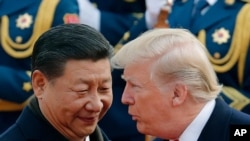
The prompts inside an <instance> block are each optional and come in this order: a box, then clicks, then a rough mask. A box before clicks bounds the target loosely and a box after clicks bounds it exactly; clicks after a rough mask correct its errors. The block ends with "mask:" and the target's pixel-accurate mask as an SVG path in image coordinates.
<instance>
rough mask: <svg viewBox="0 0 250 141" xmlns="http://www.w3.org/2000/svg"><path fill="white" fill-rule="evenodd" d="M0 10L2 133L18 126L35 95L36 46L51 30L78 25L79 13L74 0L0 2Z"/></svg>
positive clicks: (0, 109) (0, 123) (0, 130)
mask: <svg viewBox="0 0 250 141" xmlns="http://www.w3.org/2000/svg"><path fill="white" fill-rule="evenodd" d="M0 9H1V10H0V58H1V59H0V89H1V93H0V133H2V132H3V131H5V130H6V129H7V128H8V127H9V126H10V125H12V124H13V123H14V122H15V120H16V119H17V117H18V116H19V114H20V112H21V110H22V109H23V107H24V106H25V105H26V103H27V101H28V99H29V97H30V96H31V95H32V94H33V90H32V87H31V82H30V60H31V58H30V56H31V52H32V49H33V44H34V42H35V41H36V39H37V38H38V37H39V36H40V35H41V34H42V33H43V32H45V31H46V30H48V29H49V28H50V27H53V26H56V25H60V24H67V23H79V18H78V14H79V9H78V3H77V1H75V0H22V1H19V0H0ZM45 57H46V56H45ZM31 126H32V125H31Z"/></svg>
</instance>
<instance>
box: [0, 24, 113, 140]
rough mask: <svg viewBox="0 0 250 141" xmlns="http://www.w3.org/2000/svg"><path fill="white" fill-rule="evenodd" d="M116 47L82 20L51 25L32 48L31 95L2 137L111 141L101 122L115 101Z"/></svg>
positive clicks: (11, 138) (7, 138)
mask: <svg viewBox="0 0 250 141" xmlns="http://www.w3.org/2000/svg"><path fill="white" fill-rule="evenodd" d="M112 53H113V49H112V47H111V46H110V44H109V42H108V41H107V40H106V39H105V38H104V37H103V36H102V34H101V33H99V32H98V31H96V30H95V29H93V28H91V27H89V26H87V25H81V24H63V25H59V26H56V27H54V28H51V29H50V30H49V31H47V32H45V33H44V34H42V35H41V36H40V37H39V38H38V40H37V41H36V43H35V45H34V49H33V53H32V74H31V78H32V87H33V90H34V95H35V97H32V98H31V100H30V102H29V104H28V106H26V107H25V109H24V110H23V112H22V113H21V115H20V116H19V118H18V120H17V121H16V123H15V124H13V125H12V126H11V127H10V128H9V129H8V130H6V131H5V132H4V133H3V134H1V135H0V140H1V141H10V140H13V141H14V140H18V141H27V140H37V141H38V140H39V141H56V140H57V141H59V140H60V141H64V140H65V141H66V140H74V141H89V140H90V141H108V140H109V139H108V137H107V136H106V135H105V133H104V132H103V131H102V130H101V128H99V127H98V125H97V123H98V121H99V120H100V119H101V118H102V117H103V116H104V115H105V113H106V112H107V110H108V109H109V108H110V106H111V103H112V98H113V97H112V78H111V66H110V57H111V56H112Z"/></svg>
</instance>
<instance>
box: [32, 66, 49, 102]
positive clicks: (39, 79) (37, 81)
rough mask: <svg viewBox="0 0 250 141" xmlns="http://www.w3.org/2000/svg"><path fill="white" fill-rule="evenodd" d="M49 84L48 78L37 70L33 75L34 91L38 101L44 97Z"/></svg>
mask: <svg viewBox="0 0 250 141" xmlns="http://www.w3.org/2000/svg"><path fill="white" fill-rule="evenodd" d="M47 83H48V80H47V77H46V76H45V75H44V74H43V73H42V72H41V71H39V70H35V71H34V72H33V73H32V86H33V91H34V94H35V95H36V97H37V98H38V99H39V98H41V97H42V95H43V93H44V89H45V86H46V84H47Z"/></svg>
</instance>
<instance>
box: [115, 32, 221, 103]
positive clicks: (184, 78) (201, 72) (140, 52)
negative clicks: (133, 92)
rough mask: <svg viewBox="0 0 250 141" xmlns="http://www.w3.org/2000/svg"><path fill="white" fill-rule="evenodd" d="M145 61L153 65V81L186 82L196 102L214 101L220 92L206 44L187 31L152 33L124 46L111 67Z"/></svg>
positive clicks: (121, 66)
mask: <svg viewBox="0 0 250 141" xmlns="http://www.w3.org/2000/svg"><path fill="white" fill-rule="evenodd" d="M145 61H149V62H153V63H152V66H150V67H151V74H150V77H151V78H152V79H155V78H156V77H157V78H159V79H160V81H161V82H167V81H176V82H177V81H178V82H179V83H184V84H185V85H186V86H187V87H188V91H189V93H190V94H192V96H193V97H194V98H196V99H202V100H204V101H207V100H211V99H214V98H216V97H217V95H218V94H219V92H220V90H221V86H220V85H219V83H218V80H217V76H216V73H215V71H214V69H213V67H212V65H211V63H210V62H209V59H208V57H207V55H206V52H205V47H204V45H202V44H201V42H200V41H199V40H198V39H197V38H196V37H195V36H194V35H193V34H192V33H190V32H189V31H188V30H185V29H174V28H171V29H153V30H149V31H147V32H145V33H143V34H142V35H141V36H139V37H138V38H136V39H135V40H132V41H130V42H129V43H127V44H126V45H124V46H123V47H122V48H121V49H120V50H119V51H118V52H117V53H116V55H115V56H114V57H113V58H112V59H111V64H112V66H113V67H114V68H125V67H126V66H127V65H130V64H133V63H135V64H138V63H141V62H145ZM159 79H157V80H159ZM156 83H157V82H156Z"/></svg>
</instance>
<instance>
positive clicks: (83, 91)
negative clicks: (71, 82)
mask: <svg viewBox="0 0 250 141" xmlns="http://www.w3.org/2000/svg"><path fill="white" fill-rule="evenodd" d="M76 92H77V93H78V94H81V95H83V94H86V93H87V92H88V90H77V91H76Z"/></svg>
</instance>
